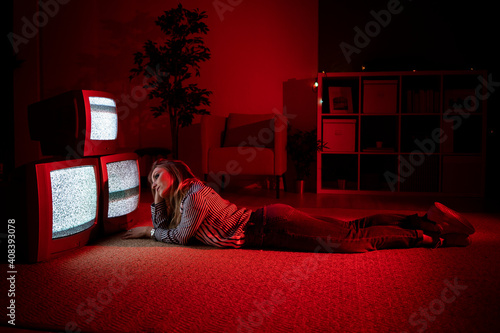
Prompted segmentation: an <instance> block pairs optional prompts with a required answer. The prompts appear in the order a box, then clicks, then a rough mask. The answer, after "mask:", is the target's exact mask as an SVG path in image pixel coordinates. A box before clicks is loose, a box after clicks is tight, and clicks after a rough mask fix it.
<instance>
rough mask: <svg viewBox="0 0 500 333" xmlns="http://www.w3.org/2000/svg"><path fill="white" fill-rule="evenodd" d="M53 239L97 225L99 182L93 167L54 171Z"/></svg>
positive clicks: (51, 183) (51, 177)
mask: <svg viewBox="0 0 500 333" xmlns="http://www.w3.org/2000/svg"><path fill="white" fill-rule="evenodd" d="M50 186H51V192H52V238H53V239H56V238H62V237H67V236H71V235H74V234H76V233H79V232H81V231H84V230H86V229H88V228H90V227H92V226H93V225H94V224H95V222H96V218H97V216H96V213H97V183H96V174H95V170H94V167H93V166H82V167H73V168H65V169H58V170H53V171H51V172H50Z"/></svg>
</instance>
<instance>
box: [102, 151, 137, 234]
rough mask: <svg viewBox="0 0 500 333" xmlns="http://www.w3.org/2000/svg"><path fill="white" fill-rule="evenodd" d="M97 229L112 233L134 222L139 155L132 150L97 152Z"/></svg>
mask: <svg viewBox="0 0 500 333" xmlns="http://www.w3.org/2000/svg"><path fill="white" fill-rule="evenodd" d="M99 162H100V174H101V188H102V192H101V213H100V215H101V219H100V224H101V228H100V229H101V231H102V232H103V233H104V234H112V233H116V232H119V231H122V230H127V229H129V228H131V227H132V226H133V225H134V224H135V223H136V222H137V208H138V207H139V200H140V188H141V180H140V176H141V174H140V171H139V157H138V155H137V154H135V153H124V154H114V155H107V156H101V157H100V158H99Z"/></svg>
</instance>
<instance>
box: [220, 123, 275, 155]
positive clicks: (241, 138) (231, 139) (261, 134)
mask: <svg viewBox="0 0 500 333" xmlns="http://www.w3.org/2000/svg"><path fill="white" fill-rule="evenodd" d="M229 125H230V124H228V126H227V129H226V133H225V135H224V142H223V145H222V146H223V147H263V148H271V149H272V148H274V121H273V120H272V119H268V120H261V121H259V122H256V123H251V124H246V125H240V126H232V127H229Z"/></svg>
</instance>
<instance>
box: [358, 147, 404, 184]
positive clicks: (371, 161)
mask: <svg viewBox="0 0 500 333" xmlns="http://www.w3.org/2000/svg"><path fill="white" fill-rule="evenodd" d="M397 168H398V159H397V155H383V154H366V155H364V154H363V155H360V176H359V177H360V190H366V191H397V183H396V184H394V182H393V178H391V176H394V175H395V176H396V181H397V174H398V172H397ZM394 185H395V186H394Z"/></svg>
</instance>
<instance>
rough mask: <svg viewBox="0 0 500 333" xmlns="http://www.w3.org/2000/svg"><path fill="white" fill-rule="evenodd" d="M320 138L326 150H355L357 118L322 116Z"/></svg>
mask: <svg viewBox="0 0 500 333" xmlns="http://www.w3.org/2000/svg"><path fill="white" fill-rule="evenodd" d="M322 125H323V128H322V134H323V136H322V138H323V143H324V144H325V145H326V148H325V149H324V150H323V151H326V152H355V151H356V144H357V140H356V138H357V126H356V125H357V120H356V119H352V118H326V117H325V118H323V121H322Z"/></svg>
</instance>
